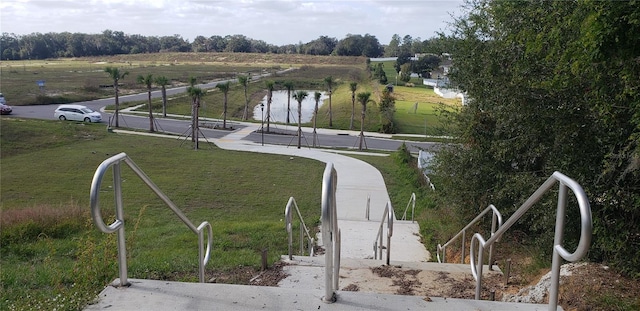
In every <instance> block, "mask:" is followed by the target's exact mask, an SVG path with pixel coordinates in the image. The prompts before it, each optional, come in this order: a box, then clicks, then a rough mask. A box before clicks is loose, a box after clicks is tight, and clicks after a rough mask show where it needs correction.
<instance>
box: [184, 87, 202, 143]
mask: <svg viewBox="0 0 640 311" xmlns="http://www.w3.org/2000/svg"><path fill="white" fill-rule="evenodd" d="M189 84H190V85H191V86H189V87H188V88H187V94H189V96H191V141H193V142H194V149H196V150H198V142H199V139H198V133H199V130H198V126H199V124H198V119H199V116H198V114H199V113H200V112H199V108H200V98H202V96H203V95H204V91H203V90H202V89H201V88H199V87H196V86H195V84H196V78H194V77H191V78H189Z"/></svg>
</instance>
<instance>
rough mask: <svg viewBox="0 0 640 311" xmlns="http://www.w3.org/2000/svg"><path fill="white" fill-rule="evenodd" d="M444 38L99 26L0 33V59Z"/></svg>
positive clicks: (392, 50)
mask: <svg viewBox="0 0 640 311" xmlns="http://www.w3.org/2000/svg"><path fill="white" fill-rule="evenodd" d="M447 42H448V41H447V39H446V38H444V37H437V38H432V39H427V40H422V39H420V38H415V39H414V38H412V37H411V36H408V35H407V36H404V37H403V38H401V37H400V36H399V35H397V34H396V35H394V36H393V37H392V38H391V41H390V42H389V44H388V45H382V44H380V42H379V40H378V38H376V37H375V36H373V35H370V34H365V35H364V36H363V35H359V34H347V35H346V37H345V38H343V39H341V40H337V39H336V38H331V37H328V36H320V37H318V38H317V39H315V40H312V41H309V42H307V43H302V42H299V43H298V44H287V45H282V46H277V45H273V44H269V43H267V42H265V41H262V40H255V39H251V38H248V37H246V36H244V35H227V36H224V37H223V36H219V35H214V36H211V37H204V36H197V37H196V38H195V39H194V40H193V42H189V40H187V39H184V38H183V37H182V36H180V35H173V36H161V37H158V36H142V35H136V34H134V35H129V34H125V33H124V32H122V31H112V30H105V31H103V32H102V33H100V34H85V33H70V32H62V33H53V32H50V33H32V34H27V35H15V34H12V33H11V34H10V33H6V32H5V33H2V36H1V37H0V57H1V58H2V59H3V60H26V59H47V58H62V57H86V56H106V55H117V54H139V53H158V52H235V53H274V54H309V55H339V56H366V57H382V56H384V57H396V56H403V57H407V55H409V56H412V55H414V54H416V53H434V54H437V55H440V54H441V53H443V52H447V48H446V46H447V45H446V43H447Z"/></svg>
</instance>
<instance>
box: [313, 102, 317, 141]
mask: <svg viewBox="0 0 640 311" xmlns="http://www.w3.org/2000/svg"><path fill="white" fill-rule="evenodd" d="M317 120H318V101H317V100H316V107H315V108H314V109H313V147H314V148H315V147H316V143H317V140H318V133H317V132H316V121H317Z"/></svg>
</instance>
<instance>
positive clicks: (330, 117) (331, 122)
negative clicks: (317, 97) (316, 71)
mask: <svg viewBox="0 0 640 311" xmlns="http://www.w3.org/2000/svg"><path fill="white" fill-rule="evenodd" d="M329 127H333V112H332V111H331V90H329Z"/></svg>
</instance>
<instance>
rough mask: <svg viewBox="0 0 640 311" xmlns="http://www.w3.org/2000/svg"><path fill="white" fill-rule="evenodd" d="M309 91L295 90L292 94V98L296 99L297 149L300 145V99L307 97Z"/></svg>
mask: <svg viewBox="0 0 640 311" xmlns="http://www.w3.org/2000/svg"><path fill="white" fill-rule="evenodd" d="M308 95H309V93H307V91H302V90H299V91H296V92H295V93H294V94H293V98H294V99H295V100H296V101H298V149H300V145H301V143H302V140H301V139H302V138H301V137H302V121H301V120H302V101H303V100H304V99H305V98H307V96H308Z"/></svg>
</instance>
